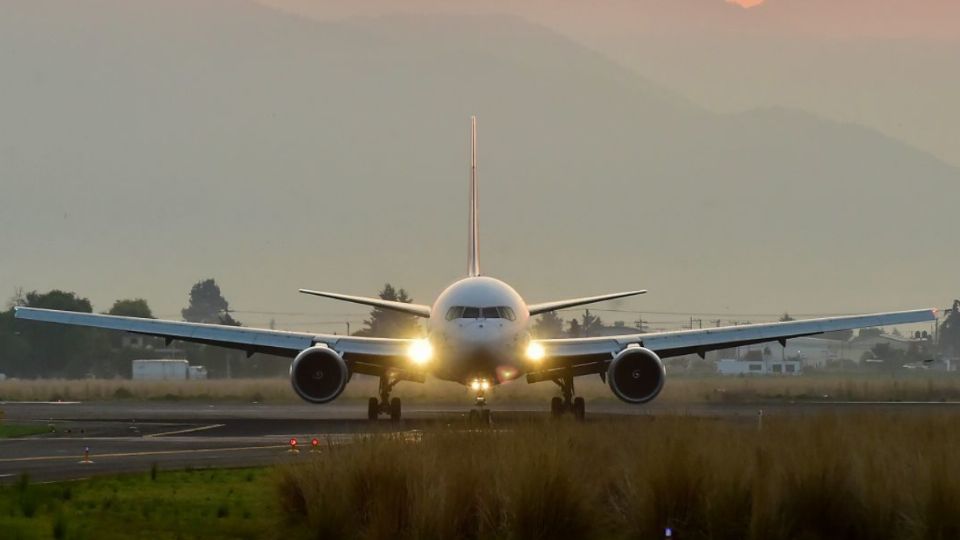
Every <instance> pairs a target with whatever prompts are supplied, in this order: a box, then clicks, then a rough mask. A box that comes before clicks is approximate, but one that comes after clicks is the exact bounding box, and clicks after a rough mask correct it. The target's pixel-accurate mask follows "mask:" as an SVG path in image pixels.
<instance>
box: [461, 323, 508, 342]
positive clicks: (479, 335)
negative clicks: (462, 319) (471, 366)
mask: <svg viewBox="0 0 960 540" xmlns="http://www.w3.org/2000/svg"><path fill="white" fill-rule="evenodd" d="M502 334H503V329H502V328H500V327H499V325H497V324H496V323H490V322H487V321H483V320H478V321H475V322H471V323H469V324H465V325H463V327H462V330H461V332H460V340H461V341H462V342H463V344H465V345H483V344H487V343H490V342H491V341H494V340H496V339H498V338H500V336H501V335H502Z"/></svg>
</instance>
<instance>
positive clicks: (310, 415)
mask: <svg viewBox="0 0 960 540" xmlns="http://www.w3.org/2000/svg"><path fill="white" fill-rule="evenodd" d="M0 409H2V410H3V411H4V412H5V414H6V420H5V421H6V422H8V423H16V424H33V425H40V426H43V427H44V428H45V429H46V430H48V432H47V433H45V434H42V435H37V436H32V437H25V438H17V439H0V484H3V483H11V482H14V481H15V480H16V478H17V477H18V476H19V475H21V474H24V473H25V474H28V475H30V478H31V481H56V480H68V479H76V478H86V477H89V476H93V475H99V474H108V473H125V472H145V471H148V470H150V468H151V467H152V466H153V465H154V464H156V466H157V467H158V468H160V469H182V468H187V467H194V468H205V467H238V466H251V465H271V464H277V463H284V462H289V461H292V460H298V459H306V458H307V456H309V455H310V454H311V453H312V452H311V451H310V446H311V445H310V442H311V440H312V439H314V438H316V439H317V440H318V442H319V444H320V448H321V450H322V447H323V446H325V445H328V444H348V443H350V441H351V440H353V438H354V437H357V436H359V435H362V434H367V433H400V434H409V435H410V436H416V435H417V434H418V433H421V432H423V431H425V430H430V429H436V428H438V427H445V426H459V425H463V426H466V418H465V416H466V412H467V411H468V407H467V406H466V405H463V404H452V405H435V404H422V405H418V404H416V403H405V404H404V419H403V421H401V422H398V423H393V422H390V421H388V420H380V421H377V422H370V421H368V420H366V418H365V417H366V403H365V402H358V401H352V402H349V401H348V402H343V403H334V404H328V405H324V406H319V407H318V406H312V405H309V404H303V405H266V404H256V403H222V402H211V403H201V402H193V401H189V402H123V401H111V402H90V403H84V402H70V403H0ZM491 409H492V411H493V415H494V421H495V425H496V426H497V427H499V428H505V429H509V427H510V426H511V425H515V424H516V423H518V422H524V421H547V419H548V418H549V413H548V412H547V407H546V406H545V405H544V406H536V405H511V404H494V405H493V406H491ZM867 409H869V410H877V411H892V410H894V411H903V412H907V413H928V412H931V411H960V404H958V403H854V402H846V403H837V402H830V403H816V402H803V403H767V404H696V405H677V404H652V405H648V406H644V407H635V406H629V405H626V404H620V403H617V402H603V403H596V404H590V405H589V408H588V421H590V420H593V421H596V420H597V419H603V418H609V417H615V416H624V415H630V416H641V417H644V416H645V417H651V418H655V417H657V416H662V415H670V414H684V415H692V416H706V417H715V418H724V419H728V420H731V421H737V422H752V421H755V419H756V418H757V416H758V413H759V411H760V410H763V415H764V416H765V417H775V416H776V415H784V414H787V415H798V414H801V415H802V414H817V413H820V412H825V411H837V412H841V413H842V412H856V411H864V410H867ZM291 438H296V439H297V441H298V443H299V444H298V447H299V449H300V453H299V454H296V455H295V454H291V453H290V452H289V451H288V450H289V441H290V439H291ZM85 448H86V449H88V450H89V461H91V462H92V463H85V462H83V456H84V449H85Z"/></svg>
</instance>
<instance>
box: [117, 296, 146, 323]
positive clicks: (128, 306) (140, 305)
mask: <svg viewBox="0 0 960 540" xmlns="http://www.w3.org/2000/svg"><path fill="white" fill-rule="evenodd" d="M107 314H108V315H119V316H121V317H139V318H141V319H153V318H154V317H153V312H151V311H150V306H148V305H147V301H146V300H144V299H143V298H134V299H124V300H117V301H116V302H114V303H113V307H111V308H110V311H108V312H107Z"/></svg>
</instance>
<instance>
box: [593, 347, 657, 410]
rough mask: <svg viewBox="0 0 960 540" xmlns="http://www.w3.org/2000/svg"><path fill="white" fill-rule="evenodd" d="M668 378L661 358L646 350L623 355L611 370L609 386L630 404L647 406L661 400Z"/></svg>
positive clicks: (642, 349)
mask: <svg viewBox="0 0 960 540" xmlns="http://www.w3.org/2000/svg"><path fill="white" fill-rule="evenodd" d="M666 378H667V372H666V370H665V369H664V368H663V362H661V361H660V357H659V356H657V353H655V352H653V351H651V350H650V349H645V348H643V347H631V348H628V349H624V350H622V351H620V353H619V354H617V356H616V357H614V359H613V361H612V362H610V367H609V368H607V384H609V385H610V389H611V390H613V393H614V394H615V395H616V396H617V397H618V398H620V399H622V400H623V401H626V402H627V403H634V404H636V403H646V402H648V401H650V400H651V399H653V398H655V397H657V394H659V393H660V390H661V389H662V388H663V382H664V380H665V379H666Z"/></svg>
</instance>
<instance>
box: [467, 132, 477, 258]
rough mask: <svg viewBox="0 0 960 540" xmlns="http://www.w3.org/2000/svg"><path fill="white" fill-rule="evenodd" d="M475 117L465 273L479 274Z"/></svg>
mask: <svg viewBox="0 0 960 540" xmlns="http://www.w3.org/2000/svg"><path fill="white" fill-rule="evenodd" d="M477 191H478V190H477V117H476V116H471V117H470V223H469V226H470V233H469V234H470V239H469V246H468V250H469V252H468V253H467V275H468V276H470V277H476V276H479V275H480V246H479V236H480V228H479V226H478V224H477Z"/></svg>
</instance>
